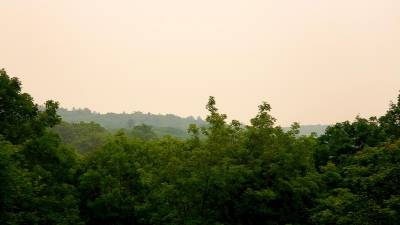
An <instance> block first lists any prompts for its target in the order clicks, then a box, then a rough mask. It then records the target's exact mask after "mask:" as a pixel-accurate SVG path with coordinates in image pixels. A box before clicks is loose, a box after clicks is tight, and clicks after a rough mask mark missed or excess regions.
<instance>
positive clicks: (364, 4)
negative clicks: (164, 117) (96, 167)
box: [0, 0, 400, 125]
mask: <svg viewBox="0 0 400 225" xmlns="http://www.w3.org/2000/svg"><path fill="white" fill-rule="evenodd" d="M0 27H1V30H0V67H4V68H5V69H6V70H7V71H8V73H9V74H11V75H12V76H17V77H19V78H20V79H21V81H22V82H23V88H24V91H26V92H29V93H31V94H32V96H33V97H34V98H35V100H36V102H38V103H43V102H44V101H45V100H46V99H55V100H58V101H59V102H60V103H61V104H62V106H63V107H67V108H71V107H73V106H75V107H88V108H90V109H92V110H96V111H99V112H110V111H111V112H122V111H125V112H131V111H144V112H152V113H174V114H177V115H181V116H188V115H194V116H197V115H200V116H204V115H205V114H206V110H205V109H204V105H205V104H206V102H207V98H208V96H209V95H213V96H215V97H216V99H217V104H218V106H219V108H220V109H221V111H222V112H224V113H227V114H228V115H229V116H230V118H235V119H239V120H241V121H243V122H247V121H248V119H249V118H251V117H253V116H254V114H255V113H256V112H257V105H259V103H261V101H263V100H266V101H268V102H269V103H270V104H271V105H272V108H273V115H274V116H275V117H277V118H278V121H279V123H280V124H282V125H287V124H289V123H291V122H293V121H298V122H300V123H302V124H318V123H321V124H328V123H333V122H336V121H343V120H348V119H349V120H350V119H353V118H354V116H356V115H357V114H360V115H362V116H370V115H381V114H382V113H383V112H384V111H385V110H386V109H387V106H388V103H389V101H390V100H394V99H395V97H396V96H397V94H398V90H399V89H400V1H399V0H275V1H270V0H241V1H238V0H197V1H194V0H142V1H134V0H129V1H117V0H113V1H110V0H108V1H100V0H95V1H94V0H92V1H91V0H85V1H82V0H79V1H78V0H76V1H73V0H65V1H61V0H48V1H40V0H36V1H28V0H23V1H22V0H1V1H0Z"/></svg>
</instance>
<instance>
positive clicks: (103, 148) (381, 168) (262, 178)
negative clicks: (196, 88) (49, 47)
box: [0, 70, 400, 225]
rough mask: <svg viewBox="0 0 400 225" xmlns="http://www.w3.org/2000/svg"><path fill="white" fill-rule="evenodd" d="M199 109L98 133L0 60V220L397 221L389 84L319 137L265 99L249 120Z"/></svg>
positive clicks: (399, 124)
mask: <svg viewBox="0 0 400 225" xmlns="http://www.w3.org/2000/svg"><path fill="white" fill-rule="evenodd" d="M206 108H207V110H208V112H209V113H208V116H207V118H206V124H207V125H206V126H200V125H199V124H195V123H194V124H191V125H189V126H188V127H187V132H188V136H189V137H188V138H186V139H180V138H176V137H172V136H170V135H167V136H163V137H160V136H157V135H155V134H154V132H153V130H152V128H151V127H150V126H149V125H146V124H142V123H141V124H134V125H133V126H132V127H130V128H129V129H124V130H119V131H116V132H115V133H113V134H110V133H109V132H107V131H106V130H105V128H103V127H101V126H100V125H98V124H96V123H84V122H82V123H71V124H70V123H66V122H63V121H62V120H61V117H60V116H59V115H58V114H57V111H58V103H57V102H55V101H47V102H46V103H45V106H44V107H39V106H38V105H37V104H35V103H34V101H33V99H32V97H31V96H30V95H29V94H27V93H22V91H21V83H20V81H19V80H18V79H17V78H15V77H14V78H13V77H11V76H9V75H8V74H7V73H6V71H5V70H0V224H10V225H11V224H12V225H14V224H38V225H39V224H49V225H52V224H61V225H67V224H74V225H80V224H82V225H84V224H87V225H100V224H115V225H124V224H132V225H133V224H138V225H139V224H140V225H153V224H154V225H157V224H159V225H161V224H170V225H173V224H174V225H177V224H187V225H208V224H210V225H223V224H224V225H262V224H266V225H280V224H283V225H284V224H287V225H289V224H292V225H303V224H304V225H306V224H323V225H335V224H338V225H350V224H356V225H366V224H367V225H368V224H371V225H375V224H376V225H381V224H385V225H386V224H387V225H391V224H400V222H399V221H400V214H399V212H400V95H399V97H398V99H397V100H396V101H395V102H392V103H391V104H390V105H389V108H388V110H387V112H386V113H385V115H383V116H380V117H371V118H361V117H357V118H355V119H354V120H353V121H345V122H340V123H337V124H335V125H332V126H329V127H328V128H327V129H326V131H325V133H324V134H322V135H320V136H316V135H300V134H299V127H300V125H299V124H297V123H294V124H293V125H292V127H291V128H290V129H289V130H284V129H283V128H281V127H279V126H277V125H276V124H275V122H276V120H275V118H274V117H273V116H272V115H271V114H270V110H271V106H270V105H269V104H268V103H266V102H263V103H261V105H260V106H259V111H258V113H257V114H256V115H255V116H254V118H253V119H251V123H250V124H249V125H244V124H241V123H240V122H238V121H236V120H232V121H227V116H226V115H225V114H223V113H221V112H220V111H219V110H218V108H217V104H216V101H215V99H214V98H213V97H210V98H209V100H208V103H207V105H206ZM77 122H78V121H77Z"/></svg>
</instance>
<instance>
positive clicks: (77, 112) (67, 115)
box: [58, 108, 327, 138]
mask: <svg viewBox="0 0 400 225" xmlns="http://www.w3.org/2000/svg"><path fill="white" fill-rule="evenodd" d="M58 114H59V115H60V116H61V117H62V119H63V120H64V121H66V122H69V123H79V122H95V123H98V124H100V125H101V126H102V127H104V128H106V129H108V130H118V129H131V128H133V127H135V126H138V125H141V124H146V125H149V126H151V127H153V130H154V132H156V133H157V135H159V136H164V135H171V136H175V137H182V138H184V137H186V136H187V133H186V129H187V128H188V126H189V125H190V124H196V125H198V126H205V125H207V122H206V121H204V120H203V119H201V118H200V117H197V118H194V117H192V116H189V117H186V118H184V117H180V116H177V115H173V114H165V115H162V114H152V113H142V112H133V113H105V114H102V113H97V112H94V111H91V110H90V109H87V108H85V109H73V110H68V109H65V108H60V109H59V111H58ZM326 128H327V125H302V126H301V127H300V134H301V135H309V134H311V133H313V132H315V133H316V134H317V135H321V134H323V133H324V132H325V129H326ZM283 129H284V130H288V129H289V128H283Z"/></svg>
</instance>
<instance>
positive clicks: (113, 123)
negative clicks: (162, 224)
mask: <svg viewBox="0 0 400 225" xmlns="http://www.w3.org/2000/svg"><path fill="white" fill-rule="evenodd" d="M58 114H59V115H60V116H61V117H62V119H63V120H64V121H66V122H70V123H79V122H95V123H98V124H100V125H101V126H103V127H105V128H106V129H109V130H115V129H121V128H123V129H130V128H132V127H134V126H137V125H141V124H146V125H149V126H152V127H154V128H163V129H161V130H163V131H165V130H173V129H174V128H175V129H179V130H186V129H187V128H188V126H189V125H190V124H196V125H198V126H204V125H206V122H205V121H204V120H202V119H201V118H200V117H197V118H194V117H192V116H189V117H186V118H184V117H179V116H176V115H173V114H165V115H162V114H152V113H142V112H133V113H105V114H101V113H97V112H94V111H91V110H89V109H87V108H85V109H73V110H67V109H64V108H61V109H59V111H58ZM167 128H169V129H167Z"/></svg>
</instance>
